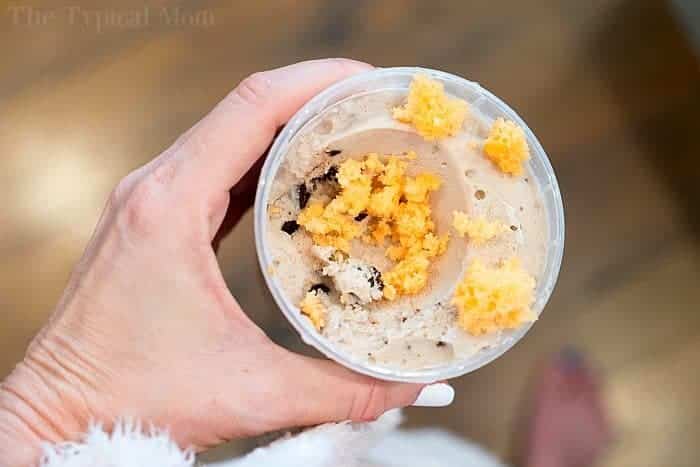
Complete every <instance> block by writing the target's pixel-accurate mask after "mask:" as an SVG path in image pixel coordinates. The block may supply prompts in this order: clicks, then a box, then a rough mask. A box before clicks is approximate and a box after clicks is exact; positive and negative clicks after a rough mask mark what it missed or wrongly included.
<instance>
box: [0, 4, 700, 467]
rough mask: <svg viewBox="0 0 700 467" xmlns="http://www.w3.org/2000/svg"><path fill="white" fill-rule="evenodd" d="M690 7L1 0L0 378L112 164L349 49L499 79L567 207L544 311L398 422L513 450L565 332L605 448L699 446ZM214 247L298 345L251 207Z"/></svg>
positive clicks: (625, 453) (695, 102) (136, 157)
mask: <svg viewBox="0 0 700 467" xmlns="http://www.w3.org/2000/svg"><path fill="white" fill-rule="evenodd" d="M699 10H700V2H697V0H685V1H684V0H677V1H675V2H673V1H671V2H669V1H663V0H588V1H581V0H538V1H520V0H512V1H500V0H488V1H486V0H474V1H466V0H465V1H461V0H454V1H447V0H431V1H421V0H355V1H349V0H334V1H321V0H266V1H262V0H258V1H253V2H230V1H224V0H208V1H207V0H204V1H178V2H159V1H156V0H152V1H150V2H149V3H148V4H145V3H144V2H143V0H141V1H131V0H122V1H120V2H112V3H105V2H96V1H89V2H88V1H87V0H85V1H81V0H74V1H72V2H71V3H66V2H64V1H63V0H57V1H53V2H41V1H39V0H35V1H23V2H17V3H14V2H4V1H2V0H0V57H2V58H1V59H0V187H2V195H1V196H0V200H1V201H0V203H1V204H0V258H1V261H0V379H2V377H4V376H5V375H6V374H7V373H9V372H10V371H11V369H12V368H13V365H14V364H15V363H16V362H17V361H18V360H19V359H21V358H22V355H23V351H24V349H25V347H26V345H27V344H28V342H29V340H30V339H31V337H32V336H33V335H34V334H35V333H36V332H37V330H38V329H39V328H40V326H41V325H42V323H43V322H44V320H45V319H46V318H47V316H48V315H49V313H50V312H51V310H52V307H53V306H54V304H55V303H56V301H57V299H58V298H59V296H60V294H61V291H62V289H63V287H64V286H65V283H66V280H67V277H68V275H69V273H70V271H71V268H72V266H73V264H74V263H75V262H76V260H77V259H78V258H79V256H80V254H81V251H82V250H83V248H84V246H85V244H86V242H87V240H88V238H89V236H90V234H91V232H92V228H93V226H94V225H95V223H96V221H97V219H98V216H99V214H100V211H101V208H102V205H103V203H104V202H105V200H106V198H107V196H108V194H109V192H110V190H111V188H112V187H113V186H114V185H115V184H116V183H117V181H118V180H119V179H120V178H121V177H123V176H124V175H126V174H127V173H128V172H129V171H131V170H132V169H134V168H136V167H138V166H139V165H141V164H143V163H144V162H146V161H148V160H149V159H151V158H152V157H154V156H155V155H157V154H158V153H159V152H160V151H162V150H163V149H165V148H166V147H167V146H168V145H169V144H170V143H171V142H172V141H173V140H174V139H175V138H176V137H177V136H178V135H179V134H180V133H181V132H183V131H184V130H186V129H187V128H188V127H189V126H190V125H192V124H193V123H194V122H195V121H196V120H198V119H199V118H200V117H201V116H202V115H203V114H204V113H205V112H207V110H209V109H210V108H211V107H212V106H213V105H214V104H215V103H216V102H217V101H218V100H219V99H220V98H222V97H223V96H224V95H225V94H226V93H227V92H228V91H229V90H230V89H232V88H233V87H234V86H235V84H236V83H237V82H238V81H239V80H241V79H242V78H243V77H244V76H246V75H248V74H250V73H252V72H254V71H257V70H262V69H266V68H271V67H277V66H280V65H284V64H288V63H291V62H296V61H299V60H303V59H308V58H316V57H324V56H350V57H353V58H357V59H361V60H366V61H369V62H371V63H374V64H376V65H383V66H389V65H422V66H428V67H434V68H439V69H443V70H447V71H450V72H452V73H456V74H459V75H462V76H465V77H467V78H469V79H472V80H475V81H478V82H480V83H481V84H482V85H484V86H485V87H487V88H488V89H490V90H491V91H493V92H494V93H496V94H497V95H499V96H501V97H502V98H503V99H504V100H506V101H507V102H508V103H510V104H511V105H512V106H513V107H514V108H515V109H516V110H517V111H518V112H519V113H520V115H521V116H522V117H523V118H524V119H525V120H526V121H527V122H528V124H529V125H530V127H531V128H532V129H533V131H534V132H535V133H536V134H537V135H538V137H539V138H540V141H541V142H542V144H543V145H544V147H545V149H546V150H547V151H548V153H549V155H550V158H551V160H552V163H553V165H554V167H555V169H556V172H557V175H558V177H559V180H560V183H561V188H562V191H563V194H564V201H565V206H566V213H567V246H566V254H565V259H564V266H563V270H562V274H561V278H560V281H559V285H558V287H557V289H556V291H555V293H554V296H553V297H552V300H551V302H550V304H549V306H548V308H547V310H546V312H545V313H544V315H543V317H542V318H541V320H540V322H538V324H537V325H536V326H535V327H534V328H533V331H532V332H531V333H530V334H529V336H528V337H527V338H526V339H525V340H524V341H522V343H520V344H519V345H518V346H517V347H516V348H514V349H513V350H511V351H510V352H509V353H507V354H506V355H505V356H504V357H502V358H501V359H499V360H497V361H496V362H494V363H492V364H491V365H489V366H488V367H486V368H483V369H481V370H479V371H477V372H476V373H473V374H470V375H467V376H465V377H463V378H460V379H458V380H456V381H454V385H455V387H456V389H457V399H456V401H455V403H454V404H453V405H452V406H451V407H449V408H445V409H431V410H426V409H410V410H409V411H408V424H409V425H411V426H423V425H439V426H442V427H444V428H447V429H450V430H452V431H454V432H456V433H458V434H460V435H462V436H464V437H468V438H471V439H473V440H475V441H477V442H478V443H480V444H482V445H484V446H485V447H486V448H488V449H490V450H492V451H494V452H495V453H497V454H498V455H499V456H501V457H502V458H504V459H509V458H510V456H511V455H512V452H513V445H514V443H515V440H516V439H517V433H516V427H517V421H518V419H519V417H520V415H521V413H522V401H523V398H524V397H525V394H526V390H527V388H528V387H529V384H530V382H531V379H532V374H533V369H534V368H536V367H537V365H538V364H539V363H541V362H542V361H543V360H545V359H546V358H548V356H550V355H553V354H555V353H556V352H558V351H559V350H560V349H561V348H562V347H564V346H566V345H572V346H575V347H576V348H578V349H580V350H582V351H583V352H584V353H585V354H586V355H588V356H589V358H590V359H591V361H592V362H594V364H595V365H596V366H597V368H598V369H599V371H600V373H601V374H602V376H603V378H604V382H605V383H604V394H605V397H606V402H607V404H608V406H609V408H610V413H611V419H612V422H613V426H614V430H615V434H616V440H615V443H614V445H613V446H612V449H611V450H610V451H609V452H608V454H607V455H606V457H605V458H604V459H603V460H602V462H601V464H600V465H602V466H610V467H612V466H632V465H633V466H636V467H642V466H673V467H682V466H695V467H696V466H698V465H700V444H699V443H698V442H697V441H698V440H699V439H700V397H699V396H698V395H700V307H699V303H700V300H699V299H698V297H699V295H700V291H699V286H700V279H699V277H700V262H699V261H698V259H699V256H698V251H699V249H698V248H699V245H700V243H699V241H698V238H699V237H698V235H699V234H700V216H699V215H698V214H699V213H700V209H699V208H698V205H699V203H700V183H698V180H700V163H698V157H700V117H699V116H698V115H699V114H698V112H699V110H698V109H700V66H699V61H698V57H699V56H700V11H699ZM144 11H148V13H149V15H148V17H146V16H145V15H144ZM139 12H140V13H139ZM129 18H131V19H129ZM693 44H695V46H696V47H698V48H694V45H693ZM220 261H221V265H222V269H223V271H224V274H225V276H226V278H227V281H228V284H229V285H230V287H231V289H232V291H233V293H234V294H235V296H236V297H237V298H238V300H239V301H240V302H241V304H242V305H243V306H244V308H246V309H247V310H248V311H249V313H250V314H251V315H252V316H253V318H254V319H255V320H256V321H257V322H258V323H260V324H261V325H262V326H263V327H264V328H265V330H266V331H267V332H268V333H269V334H270V335H271V336H272V337H273V338H274V339H276V340H277V341H279V342H282V343H284V344H285V345H288V346H290V347H294V348H300V347H301V344H300V343H299V341H298V338H297V337H296V336H295V335H294V334H293V333H292V332H290V329H289V327H288V326H287V324H286V322H285V321H284V319H283V317H282V315H281V314H280V313H279V312H278V310H277V309H276V307H275V305H274V303H273V302H272V300H271V299H270V297H269V296H268V293H267V291H266V289H265V287H264V284H263V282H262V279H261V276H260V274H259V273H258V272H257V271H258V266H257V261H256V259H255V256H254V245H253V238H252V224H251V218H250V215H248V216H246V217H245V218H244V221H243V222H242V223H241V224H240V225H239V226H238V227H237V229H236V230H235V231H234V233H233V235H232V237H231V238H229V239H228V240H227V241H226V242H225V243H224V244H223V245H222V249H221V253H220ZM241 445H242V446H243V447H242V448H241V449H243V448H245V443H241Z"/></svg>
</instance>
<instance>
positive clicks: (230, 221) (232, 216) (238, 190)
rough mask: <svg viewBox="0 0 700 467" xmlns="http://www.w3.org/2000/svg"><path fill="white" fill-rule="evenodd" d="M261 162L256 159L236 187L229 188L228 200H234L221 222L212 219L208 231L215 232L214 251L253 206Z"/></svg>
mask: <svg viewBox="0 0 700 467" xmlns="http://www.w3.org/2000/svg"><path fill="white" fill-rule="evenodd" d="M262 162H263V161H262V159H258V161H257V162H255V163H254V164H253V167H251V168H250V170H248V172H247V173H246V174H245V175H244V176H243V178H241V180H240V181H239V182H238V183H237V184H236V186H234V187H233V188H231V190H230V191H229V198H230V199H231V200H234V202H233V203H229V205H228V209H227V210H226V214H225V215H224V217H223V220H221V219H212V225H211V227H210V230H211V231H216V235H215V236H214V240H212V247H213V248H214V251H218V250H219V245H220V244H221V241H222V240H223V239H224V238H225V237H226V236H227V235H228V234H229V233H230V232H231V230H233V228H234V227H235V226H236V224H238V221H240V220H241V217H243V215H244V214H245V213H246V211H247V210H248V209H249V208H250V207H251V206H252V205H253V202H254V201H255V187H256V185H257V183H258V177H259V176H260V169H261V168H262ZM217 229H218V230H217Z"/></svg>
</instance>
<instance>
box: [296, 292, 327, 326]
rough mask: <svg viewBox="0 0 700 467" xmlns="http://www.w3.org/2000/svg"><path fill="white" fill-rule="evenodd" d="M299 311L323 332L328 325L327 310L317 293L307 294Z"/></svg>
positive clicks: (300, 304)
mask: <svg viewBox="0 0 700 467" xmlns="http://www.w3.org/2000/svg"><path fill="white" fill-rule="evenodd" d="M299 309H300V310H301V312H302V313H303V314H305V315H306V316H307V317H308V318H309V320H310V321H311V323H312V324H313V325H314V327H315V328H316V329H318V330H321V329H322V328H323V327H324V326H325V325H326V308H325V307H324V306H323V304H322V303H321V299H320V298H318V295H316V292H307V293H306V296H304V299H303V300H302V301H301V303H299Z"/></svg>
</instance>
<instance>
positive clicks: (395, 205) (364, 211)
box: [297, 152, 448, 300]
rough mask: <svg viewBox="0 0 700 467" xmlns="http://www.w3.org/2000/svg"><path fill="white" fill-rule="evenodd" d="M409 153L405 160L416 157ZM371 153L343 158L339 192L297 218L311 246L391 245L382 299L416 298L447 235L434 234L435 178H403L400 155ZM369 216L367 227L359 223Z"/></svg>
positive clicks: (426, 175) (427, 175)
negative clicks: (432, 202) (391, 264)
mask: <svg viewBox="0 0 700 467" xmlns="http://www.w3.org/2000/svg"><path fill="white" fill-rule="evenodd" d="M415 157H416V155H415V153H413V152H409V153H408V154H406V156H405V159H408V160H412V159H415ZM384 159H385V160H386V162H382V159H381V158H380V157H379V155H378V154H374V153H370V154H368V155H367V156H366V157H365V158H364V159H361V160H358V159H348V160H346V161H344V162H343V163H342V164H340V166H339V167H338V173H337V179H338V184H339V186H340V191H339V193H338V194H337V195H336V196H335V198H333V199H332V200H331V201H330V202H329V203H328V204H326V205H325V206H324V205H323V204H322V203H318V202H312V203H311V204H310V205H309V206H308V207H307V208H306V209H304V210H303V211H302V212H301V213H300V214H299V217H298V218H297V222H298V223H299V225H301V226H303V227H304V228H305V229H306V231H307V232H309V233H310V234H311V238H312V240H313V242H314V244H315V245H320V246H330V247H333V248H335V249H337V250H340V251H342V252H344V253H349V250H350V242H351V241H352V240H353V239H355V238H358V237H359V236H361V235H362V234H363V232H367V233H365V235H363V236H362V240H363V241H365V242H366V243H369V244H374V245H378V246H383V245H384V244H385V241H386V238H389V239H390V240H391V244H390V245H389V246H388V248H387V250H386V254H387V256H388V257H389V258H390V259H391V260H392V261H394V262H396V265H395V266H394V267H393V268H392V269H390V270H389V271H386V272H385V273H384V275H383V278H382V280H383V296H384V298H386V299H388V300H393V299H395V298H397V297H398V296H399V295H409V294H416V293H418V292H420V291H421V290H422V289H423V288H424V287H425V286H426V284H427V282H428V269H429V267H430V264H431V259H433V258H435V257H436V256H439V255H441V254H442V253H444V251H445V250H446V248H447V242H448V236H447V235H444V236H442V237H438V236H437V235H436V234H435V223H434V221H433V220H432V210H431V208H430V193H431V192H433V191H436V190H438V189H439V188H440V184H441V180H440V178H439V177H437V176H436V175H434V174H431V173H421V174H418V175H417V176H416V177H411V176H409V175H406V164H407V163H406V161H405V160H403V159H402V158H401V157H399V156H392V155H389V156H385V157H384ZM366 217H369V218H370V219H369V221H368V223H367V224H359V223H358V221H362V220H363V219H364V218H366Z"/></svg>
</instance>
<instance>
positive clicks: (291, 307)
mask: <svg viewBox="0 0 700 467" xmlns="http://www.w3.org/2000/svg"><path fill="white" fill-rule="evenodd" d="M416 73H423V74H426V75H428V76H430V77H431V78H434V79H437V80H439V81H441V82H443V83H445V84H446V85H447V84H449V85H454V86H457V87H461V88H466V89H468V90H469V91H470V92H472V93H474V94H476V95H478V96H479V98H484V99H486V100H487V101H488V102H489V103H490V104H493V105H495V106H496V107H497V108H498V111H499V113H500V114H502V115H503V116H504V117H506V118H508V119H510V120H513V121H514V122H516V123H517V124H518V125H519V126H520V127H521V128H522V129H523V130H524V131H525V134H526V137H527V141H528V144H529V146H530V153H531V159H530V161H528V164H529V165H530V169H531V171H532V172H533V175H534V176H535V178H536V180H537V182H538V185H539V189H540V192H541V196H542V198H543V200H544V204H545V208H546V210H547V217H548V227H549V248H548V252H547V258H546V266H545V271H544V272H543V274H542V277H541V278H540V280H539V281H538V284H537V290H536V300H535V303H534V305H533V309H534V310H535V311H537V312H538V314H539V313H541V312H542V310H543V309H544V307H545V305H546V304H547V302H548V301H549V298H550V297H551V295H552V292H553V290H554V287H555V285H556V282H557V278H558V276H559V271H560V269H561V263H562V258H563V253H564V237H565V224H564V206H563V202H562V198H561V192H560V190H559V185H558V183H557V179H556V176H555V174H554V169H553V168H552V165H551V163H550V162H549V159H548V157H547V154H546V153H545V151H544V149H543V148H542V145H541V144H540V142H539V141H538V140H537V138H536V137H535V135H534V134H533V132H532V131H531V130H530V128H529V127H528V126H527V124H526V123H525V122H524V121H523V120H522V119H521V118H520V116H519V115H518V114H517V113H516V112H515V111H514V110H513V109H512V108H511V107H510V106H508V105H507V104H506V103H505V102H503V101H502V100H501V99H499V98H498V97H497V96H495V95H494V94H492V93H491V92H489V91H488V90H486V89H484V88H483V87H481V86H480V85H479V84H478V83H475V82H472V81H469V80H466V79H465V78H462V77H460V76H456V75H453V74H450V73H447V72H444V71H439V70H434V69H428V68H421V67H393V68H376V69H374V70H370V71H367V72H363V73H359V74H357V75H354V76H351V77H349V78H347V79H344V80H342V81H339V82H337V83H335V84H333V85H331V86H330V87H328V88H326V89H325V90H323V91H321V92H320V93H319V94H317V95H316V96H315V97H313V98H312V99H311V100H309V101H308V102H307V103H306V104H305V105H304V106H303V107H302V108H301V109H300V110H299V111H298V112H297V113H296V114H294V116H293V117H292V118H291V119H290V120H289V122H288V123H287V125H286V126H285V127H284V128H283V130H282V131H281V132H280V134H279V135H278V136H277V138H276V139H275V142H274V144H273V145H272V147H271V148H270V151H269V154H268V157H267V159H266V160H265V163H264V165H263V168H262V171H261V174H260V179H259V182H258V187H257V191H256V197H255V206H254V229H255V245H256V250H257V255H258V261H259V264H260V268H261V270H262V274H263V277H264V278H265V283H266V284H267V286H268V288H269V290H270V292H271V294H272V296H273V298H274V300H275V302H276V303H277V305H278V306H279V308H280V309H281V310H282V312H283V313H284V315H285V317H286V318H287V319H288V320H289V322H290V323H291V324H292V326H293V327H294V328H295V329H296V331H297V332H298V333H299V335H300V336H301V338H302V340H303V341H304V342H305V343H306V344H308V345H311V346H313V347H315V348H316V349H317V350H318V351H320V352H321V353H322V354H324V355H325V356H326V357H328V358H330V359H332V360H335V361H336V362H338V363H340V364H342V365H344V366H346V367H347V368H349V369H351V370H354V371H356V372H358V373H363V374H365V375H368V376H371V377H374V378H378V379H383V380H389V381H402V382H410V383H432V382H435V381H440V380H445V379H450V378H454V377H458V376H462V375H464V374H467V373H470V372H472V371H474V370H477V369H478V368H481V367H482V366H484V365H486V364H488V363H490V362H492V361H493V360H495V359H497V358H498V357H500V356H501V355H503V354H504V353H505V352H507V351H508V350H509V349H510V348H512V347H513V346H514V345H515V344H516V343H517V342H518V341H519V340H520V339H522V338H523V336H525V334H527V332H528V331H529V330H530V328H531V327H532V325H533V324H534V323H528V324H526V325H523V326H521V327H520V328H518V329H516V330H514V331H511V332H510V333H509V334H508V335H507V336H506V337H505V338H504V339H503V340H502V341H501V342H499V343H498V344H497V345H495V346H493V347H489V348H485V349H482V350H480V351H478V352H477V353H476V354H475V355H474V356H472V357H470V358H468V359H465V360H454V361H452V362H450V363H448V364H446V365H443V366H437V367H429V368H425V369H418V370H402V369H391V368H386V367H383V366H381V365H375V364H371V363H368V362H365V361H362V360H359V359H357V358H356V357H354V356H353V355H352V354H349V353H348V352H345V351H343V350H341V349H339V348H337V347H335V346H334V345H333V344H332V343H331V342H330V341H328V340H327V339H326V338H325V337H323V336H322V335H321V334H320V333H318V332H317V331H316V329H314V328H313V326H312V325H311V324H310V323H309V321H308V320H307V319H306V318H305V317H304V316H303V315H302V314H301V313H299V311H298V308H297V307H296V306H295V304H293V303H291V302H290V301H289V299H288V298H287V297H286V295H285V293H284V292H283V290H282V288H281V287H280V286H279V284H277V280H276V278H275V277H274V274H273V273H272V271H271V270H270V269H269V268H270V266H271V264H272V257H271V255H270V251H269V248H268V246H267V232H266V228H267V203H268V198H269V194H270V190H271V186H272V182H273V181H274V178H275V175H276V173H277V170H278V169H279V166H280V165H281V163H282V161H283V159H284V156H285V155H286V152H287V149H288V147H289V144H290V142H291V141H292V139H293V138H294V137H295V136H296V135H297V134H298V132H299V131H300V130H301V129H302V128H303V127H304V126H305V125H306V124H307V123H308V122H310V121H312V120H313V119H314V117H316V116H318V115H320V114H321V113H323V111H324V110H326V109H327V108H328V107H330V106H332V105H333V104H336V103H337V102H340V101H341V100H343V99H345V98H348V97H351V96H355V95H359V94H362V93H363V92H362V91H356V92H353V93H351V94H348V95H346V96H344V97H341V98H337V99H336V96H338V95H340V94H342V91H343V90H347V89H352V88H355V87H357V86H361V85H362V84H363V83H365V84H371V83H372V82H374V81H381V80H382V79H391V78H401V79H406V80H407V83H408V82H410V80H411V79H412V78H413V76H414V75H415V74H416ZM381 89H407V86H403V85H402V86H400V87H399V88H397V87H396V86H376V87H373V88H371V89H366V90H365V92H367V91H379V90H381Z"/></svg>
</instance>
